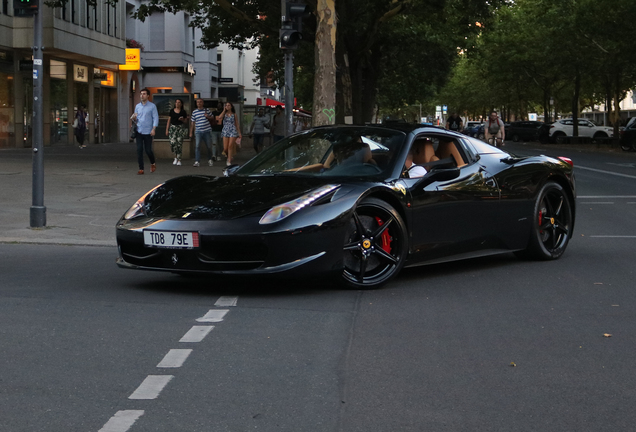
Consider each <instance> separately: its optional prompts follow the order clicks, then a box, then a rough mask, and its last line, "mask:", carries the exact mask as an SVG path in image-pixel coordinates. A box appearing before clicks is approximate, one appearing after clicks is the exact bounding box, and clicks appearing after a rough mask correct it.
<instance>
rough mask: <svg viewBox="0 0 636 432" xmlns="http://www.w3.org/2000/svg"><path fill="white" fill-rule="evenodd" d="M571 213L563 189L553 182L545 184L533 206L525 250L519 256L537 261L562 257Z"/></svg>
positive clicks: (571, 227)
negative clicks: (531, 221) (530, 230)
mask: <svg viewBox="0 0 636 432" xmlns="http://www.w3.org/2000/svg"><path fill="white" fill-rule="evenodd" d="M572 210H573V209H572V203H571V201H570V197H569V196H568V194H567V193H566V191H565V190H564V189H563V187H562V186H561V185H559V184H557V183H554V182H548V183H546V184H545V185H544V186H543V188H542V189H541V192H540V193H539V195H538V196H537V200H536V202H535V205H534V212H533V223H532V232H531V234H530V241H529V243H528V248H527V249H526V250H525V251H523V252H522V254H521V255H525V256H528V257H530V258H535V259H541V260H551V259H557V258H559V257H560V256H561V255H563V253H564V252H565V249H566V248H567V246H568V243H569V242H570V238H572V230H573V222H574V219H573V211H572Z"/></svg>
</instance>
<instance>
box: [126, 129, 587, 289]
mask: <svg viewBox="0 0 636 432" xmlns="http://www.w3.org/2000/svg"><path fill="white" fill-rule="evenodd" d="M414 143H415V144H414ZM414 145H415V149H416V151H415V152H414V153H413V161H414V162H415V163H416V164H418V165H421V166H424V167H426V168H427V171H428V172H426V173H425V174H424V175H423V176H420V177H415V176H414V178H411V177H410V175H409V171H408V170H406V169H405V163H406V160H407V156H408V155H409V153H410V151H411V147H412V146H414ZM420 149H423V150H422V151H421V150H420ZM428 150H430V152H429V151H428ZM433 153H435V156H437V157H438V158H439V160H436V158H434V157H433V156H434V155H433ZM416 156H417V159H416ZM226 174H227V177H214V176H208V175H203V174H199V175H191V176H183V177H177V178H173V179H171V180H168V181H166V182H165V183H163V184H160V185H158V186H157V187H155V188H154V189H152V190H151V191H149V192H148V193H146V194H145V195H144V196H143V197H141V198H140V199H139V200H138V201H137V202H136V203H135V204H134V205H133V206H132V207H131V208H130V209H129V210H128V211H127V212H126V213H125V214H124V216H122V218H121V219H120V220H119V222H118V223H117V244H118V251H119V256H118V258H117V264H118V265H119V266H120V267H123V268H129V269H145V270H159V271H166V272H173V273H180V274H188V273H197V272H198V273H208V274H212V275H214V274H224V275H259V276H264V275H270V276H272V275H273V276H275V275H295V276H299V277H303V278H309V277H316V276H317V275H321V277H326V276H331V277H333V278H335V279H337V280H339V281H340V282H342V283H343V284H344V285H345V286H348V287H352V288H356V289H369V288H376V287H378V286H380V285H382V284H383V283H386V282H388V281H389V280H390V279H391V278H393V277H394V276H395V275H396V274H397V273H398V272H399V271H400V269H401V268H402V267H403V266H405V265H406V266H414V265H420V264H424V263H435V262H444V261H449V260H458V259H464V258H469V257H478V256H484V255H490V254H498V253H507V252H516V253H517V254H519V255H520V256H527V257H532V258H536V259H544V260H550V259H557V258H559V257H560V256H561V255H562V254H563V253H564V252H565V249H566V247H567V245H568V242H569V241H570V239H571V238H572V234H573V229H574V221H575V198H576V191H575V181H574V169H573V164H572V161H571V160H569V159H567V158H561V157H559V158H553V157H548V156H530V157H518V156H515V155H513V154H510V153H508V152H505V151H502V150H501V149H498V148H495V147H493V146H490V145H488V144H486V143H484V142H482V141H479V140H477V139H474V138H469V137H466V136H465V135H461V134H459V133H455V132H451V131H447V130H444V129H441V128H436V127H421V126H419V125H407V124H395V125H391V126H390V127H372V126H331V127H318V128H314V129H309V130H306V131H303V132H300V133H297V134H295V135H292V136H290V137H287V138H286V139H283V140H281V141H279V142H278V143H277V144H275V145H274V146H272V147H270V148H268V149H266V150H264V151H263V152H261V153H259V154H258V155H256V156H255V157H254V158H252V159H251V160H249V161H248V162H246V163H245V164H244V165H242V166H240V167H238V168H237V167H234V168H232V167H230V168H228V169H227V170H226Z"/></svg>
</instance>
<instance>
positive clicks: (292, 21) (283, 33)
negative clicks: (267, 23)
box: [280, 0, 309, 49]
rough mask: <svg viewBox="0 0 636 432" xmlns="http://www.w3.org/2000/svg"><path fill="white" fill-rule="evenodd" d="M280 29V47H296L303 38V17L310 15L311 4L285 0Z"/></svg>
mask: <svg viewBox="0 0 636 432" xmlns="http://www.w3.org/2000/svg"><path fill="white" fill-rule="evenodd" d="M283 12H284V15H283V16H282V22H283V24H282V27H281V29H280V47H281V48H282V49H296V48H298V44H299V43H300V41H301V40H302V38H303V34H302V30H303V18H304V17H306V16H308V15H309V6H307V5H306V4H304V3H300V2H297V1H294V0H287V1H286V2H285V10H284V11H283Z"/></svg>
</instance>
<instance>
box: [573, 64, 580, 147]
mask: <svg viewBox="0 0 636 432" xmlns="http://www.w3.org/2000/svg"><path fill="white" fill-rule="evenodd" d="M580 92H581V74H580V73H579V71H576V76H575V77H574V95H572V135H573V136H575V137H578V136H579V94H580ZM574 141H575V142H577V140H574Z"/></svg>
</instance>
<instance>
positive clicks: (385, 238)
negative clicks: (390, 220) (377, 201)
mask: <svg viewBox="0 0 636 432" xmlns="http://www.w3.org/2000/svg"><path fill="white" fill-rule="evenodd" d="M375 221H376V222H377V224H378V226H382V225H384V222H382V219H380V218H379V217H377V216H376V217H375ZM380 240H381V242H382V249H384V252H386V253H391V241H392V240H393V239H392V238H391V236H390V235H389V230H384V232H383V233H382V235H381V236H380Z"/></svg>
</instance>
